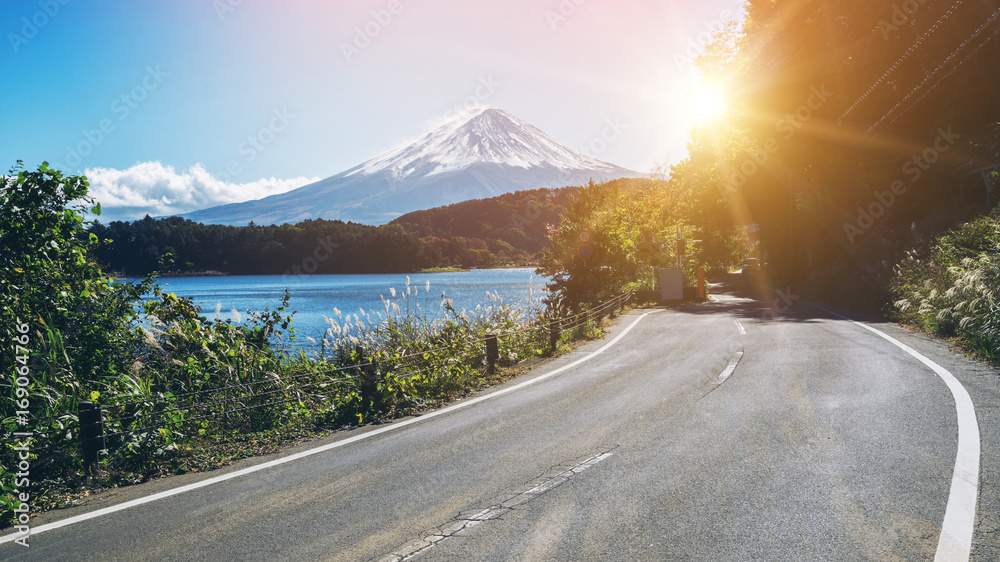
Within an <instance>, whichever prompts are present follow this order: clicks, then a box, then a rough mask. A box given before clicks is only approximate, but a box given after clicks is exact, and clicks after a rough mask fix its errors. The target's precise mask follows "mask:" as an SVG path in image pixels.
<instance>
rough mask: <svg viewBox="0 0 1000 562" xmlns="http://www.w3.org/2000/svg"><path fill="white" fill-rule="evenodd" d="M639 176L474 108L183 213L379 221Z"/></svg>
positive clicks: (207, 218)
mask: <svg viewBox="0 0 1000 562" xmlns="http://www.w3.org/2000/svg"><path fill="white" fill-rule="evenodd" d="M642 175H643V174H640V173H638V172H634V171H632V170H627V169H625V168H621V167H619V166H615V165H614V164H609V163H607V162H602V161H600V160H597V159H596V158H592V157H590V156H587V155H585V154H581V153H580V152H577V151H575V150H571V149H569V148H567V147H565V146H563V145H561V144H559V143H557V142H556V141H554V140H552V139H551V138H549V137H548V136H547V135H546V134H545V133H543V132H541V131H539V130H538V129H536V128H535V127H533V126H532V125H530V124H529V123H526V122H525V121H522V120H520V119H518V118H517V117H514V116H513V115H511V114H510V113H507V112H506V111H504V110H502V109H497V108H495V107H477V108H475V109H471V110H468V111H466V112H464V113H462V114H460V115H459V116H458V117H456V118H455V119H452V120H451V121H449V122H447V123H445V124H444V125H441V126H440V127H438V128H436V129H434V130H432V131H431V132H429V133H427V134H425V135H423V136H421V137H419V138H417V139H415V140H413V141H412V142H410V143H407V144H405V145H403V146H400V147H397V148H395V149H393V150H390V151H389V152H386V153H384V154H382V155H380V156H377V157H375V158H373V159H371V160H369V161H367V162H365V163H363V164H360V165H358V166H355V167H354V168H351V169H349V170H347V171H344V172H341V173H339V174H337V175H335V176H331V177H329V178H326V179H324V180H320V181H318V182H315V183H312V184H309V185H305V186H303V187H300V188H298V189H294V190H292V191H289V192H286V193H280V194H277V195H271V196H269V197H266V198H264V199H258V200H254V201H246V202H243V203H232V204H228V205H221V206H218V207H211V208H208V209H203V210H200V211H193V212H190V213H186V214H184V215H182V216H183V217H185V218H188V219H191V220H193V221H197V222H202V223H206V224H233V225H245V224H247V223H249V222H250V221H253V222H254V223H255V224H281V223H286V222H287V223H296V222H299V221H303V220H306V219H319V218H322V219H328V220H338V219H339V220H343V221H345V222H346V221H353V222H359V223H365V224H376V225H377V224H384V223H387V222H389V221H391V220H392V219H394V218H396V217H398V216H400V215H402V214H405V213H408V212H410V211H416V210H421V209H429V208H433V207H439V206H442V205H450V204H452V203H458V202H461V201H466V200H469V199H481V198H486V197H493V196H496V195H500V194H503V193H510V192H513V191H518V190H522V189H536V188H543V187H547V188H554V187H565V186H569V185H581V184H584V183H587V182H588V181H590V180H591V179H593V180H594V181H601V180H612V179H618V178H622V177H639V176H642Z"/></svg>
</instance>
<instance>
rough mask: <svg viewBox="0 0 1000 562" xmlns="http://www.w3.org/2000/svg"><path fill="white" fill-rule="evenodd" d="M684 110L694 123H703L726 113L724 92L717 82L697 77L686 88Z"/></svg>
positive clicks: (707, 122)
mask: <svg viewBox="0 0 1000 562" xmlns="http://www.w3.org/2000/svg"><path fill="white" fill-rule="evenodd" d="M686 98H687V99H686V110H687V114H688V115H687V116H688V119H689V121H690V122H691V123H692V124H694V125H705V124H709V123H712V122H713V121H717V120H719V119H721V118H722V117H723V116H724V115H725V114H726V94H725V91H724V90H723V88H722V87H721V86H720V85H719V84H715V83H712V82H708V81H705V80H703V79H700V78H699V79H697V80H695V81H694V83H692V84H691V85H690V86H688V88H687V92H686Z"/></svg>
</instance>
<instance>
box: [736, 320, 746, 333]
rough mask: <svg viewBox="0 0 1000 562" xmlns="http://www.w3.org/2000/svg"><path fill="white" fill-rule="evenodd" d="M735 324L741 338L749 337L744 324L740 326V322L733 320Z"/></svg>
mask: <svg viewBox="0 0 1000 562" xmlns="http://www.w3.org/2000/svg"><path fill="white" fill-rule="evenodd" d="M733 322H736V329H737V330H739V331H740V335H741V336H745V335H747V329H746V328H744V327H743V324H740V321H739V320H733Z"/></svg>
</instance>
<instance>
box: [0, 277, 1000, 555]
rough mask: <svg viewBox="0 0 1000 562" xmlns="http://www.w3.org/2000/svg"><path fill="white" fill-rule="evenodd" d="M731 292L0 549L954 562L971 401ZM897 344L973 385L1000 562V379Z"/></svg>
mask: <svg viewBox="0 0 1000 562" xmlns="http://www.w3.org/2000/svg"><path fill="white" fill-rule="evenodd" d="M722 289H723V290H724V291H725V292H723V293H721V294H719V296H718V302H713V303H704V304H700V305H692V306H686V307H681V308H674V309H668V310H659V311H656V312H654V313H652V314H648V315H647V316H645V317H642V315H644V314H647V313H648V312H649V311H646V310H637V311H633V312H632V313H630V314H628V315H626V316H624V317H622V318H621V319H620V320H619V321H618V322H617V323H616V325H615V326H614V327H613V328H612V329H611V333H610V335H609V337H608V338H605V340H603V341H600V342H592V343H589V344H587V345H585V346H582V347H581V348H579V349H578V350H577V351H574V352H573V353H570V354H567V355H566V356H563V357H560V358H558V359H556V360H553V361H550V362H547V363H545V364H543V365H541V366H540V367H538V368H536V369H534V370H532V371H531V372H529V373H527V374H526V375H523V376H522V377H519V378H518V379H517V380H515V381H511V382H510V383H508V384H507V385H505V387H504V388H505V389H507V390H506V391H505V392H504V393H503V394H500V395H494V396H492V397H489V398H486V399H482V400H479V401H478V402H471V401H467V402H468V405H467V406H464V407H461V408H456V409H452V410H448V411H445V412H443V413H441V414H437V415H434V416H424V417H423V418H411V420H414V421H409V420H403V423H399V422H397V423H396V424H394V425H386V426H376V427H368V428H361V429H358V430H354V431H350V432H341V433H338V434H336V435H335V436H332V437H331V438H329V439H328V440H325V441H322V442H319V443H314V444H309V445H307V446H304V447H299V448H296V449H294V450H291V451H286V452H284V453H282V454H281V455H277V456H273V457H268V458H261V459H250V460H248V461H245V462H241V463H237V465H236V466H233V467H229V468H227V469H224V470H222V471H216V472H214V473H208V474H195V475H185V476H181V477H174V478H170V479H166V480H163V481H158V482H154V483H150V484H147V485H142V486H136V487H132V488H129V489H123V490H119V491H116V492H115V493H114V494H113V495H112V494H106V495H102V496H101V497H99V498H97V499H95V500H94V501H93V502H92V504H91V505H89V506H84V507H81V508H74V509H67V510H61V511H57V512H53V513H48V514H44V515H42V516H41V517H39V518H38V519H37V520H35V521H33V527H35V528H40V527H42V526H43V525H46V524H50V523H55V522H58V521H65V520H67V519H68V518H71V517H73V518H76V522H74V523H72V524H69V525H65V526H62V527H58V528H53V529H51V530H48V531H46V532H44V533H41V534H37V535H35V536H32V537H31V538H30V544H31V546H30V548H24V547H21V546H18V545H15V544H13V543H11V542H9V541H8V542H6V543H3V544H0V558H5V559H6V558H13V557H17V558H18V559H26V560H33V559H38V560H55V559H84V558H97V559H102V560H162V559H170V560H201V559H206V558H216V559H220V560H222V559H226V560H228V559H246V560H265V559H271V558H275V557H282V558H287V559H302V560H394V559H401V558H403V557H406V556H412V557H413V558H414V559H418V560H455V559H476V560H511V559H517V560H584V559H586V560H596V559H604V560H622V559H630V560H670V559H713V560H714V559H737V560H742V559H768V560H804V559H879V560H892V559H901V560H902V559H906V560H909V559H921V558H922V559H931V558H933V557H934V556H935V552H936V549H937V548H938V542H939V538H940V537H941V534H942V523H943V521H944V520H945V512H946V509H948V506H949V494H950V491H951V487H952V480H953V475H954V472H955V465H956V462H955V461H956V456H957V455H958V453H959V449H958V435H959V422H958V417H957V414H956V406H955V400H954V398H953V397H952V393H951V391H950V390H949V386H948V385H947V384H946V383H945V381H944V380H942V378H940V377H939V376H937V374H936V373H935V372H934V371H933V370H931V369H929V368H928V367H927V365H926V364H924V363H923V362H921V361H920V360H918V359H917V358H916V357H914V356H913V355H910V354H908V353H904V352H902V351H901V350H900V348H898V347H897V346H895V345H894V344H892V343H891V342H889V341H887V340H886V339H884V338H881V337H878V336H877V335H875V334H873V333H871V332H870V331H868V330H865V329H863V328H862V327H859V326H858V325H856V324H854V323H852V322H850V321H847V320H845V319H844V318H840V317H838V316H836V315H835V314H832V313H829V312H826V311H823V310H820V309H817V308H814V307H812V306H810V305H808V304H807V303H804V302H800V301H795V302H792V303H788V304H787V305H783V306H781V307H780V310H782V311H783V312H782V313H780V314H776V313H775V308H774V307H772V303H771V302H770V299H769V298H750V297H749V296H748V295H745V294H742V293H740V292H739V291H738V290H736V289H735V288H722ZM640 317H642V318H641V320H640V319H639V318H640ZM877 328H878V329H879V330H880V331H882V332H884V333H886V334H888V335H889V336H891V337H892V338H894V339H896V340H898V341H900V342H902V343H904V344H905V345H906V346H908V347H910V348H912V349H913V350H915V351H917V352H919V353H920V354H921V355H922V356H924V357H926V358H929V360H931V361H933V362H934V363H936V364H938V365H940V366H942V367H943V368H944V369H946V370H947V371H948V372H950V373H952V374H954V376H955V378H956V380H957V381H959V382H960V383H961V385H962V386H963V388H965V389H967V390H968V394H969V396H970V400H971V401H972V403H973V404H974V405H975V412H976V416H978V422H979V427H980V428H982V434H981V437H980V439H981V461H980V467H981V470H980V472H979V486H978V489H979V501H978V504H976V507H975V513H976V518H975V529H974V533H973V535H972V540H971V548H972V558H973V559H984V560H985V559H995V558H996V557H997V556H998V555H1000V548H998V546H1000V539H998V538H997V536H996V532H997V530H998V529H1000V521H998V516H997V514H998V513H1000V505H998V497H1000V494H998V489H997V486H996V483H997V482H998V478H1000V475H998V474H997V469H996V467H997V466H1000V462H998V460H1000V459H998V458H997V453H998V451H1000V439H998V436H997V435H996V433H997V432H996V431H995V430H994V429H992V428H995V427H1000V425H998V423H997V422H998V421H1000V420H998V419H997V417H998V408H997V407H996V405H997V404H998V400H1000V384H998V383H997V380H998V379H997V372H996V371H994V370H992V369H989V368H987V367H985V366H983V365H981V364H978V363H974V362H972V361H969V360H966V359H964V358H962V357H960V356H957V355H955V354H953V353H951V352H949V351H948V350H947V349H946V348H945V347H944V346H943V345H941V344H940V343H938V342H935V341H933V340H931V339H929V338H925V337H922V336H917V335H913V334H910V333H907V332H906V331H904V330H902V329H899V328H897V327H894V326H891V325H879V326H877ZM626 330H628V331H627V333H626ZM614 338H619V339H618V340H615V339H614ZM611 342H614V343H613V344H611V345H609V344H610V343H611ZM602 348H603V351H602V352H601V353H600V354H597V355H593V356H590V354H592V353H593V352H594V351H597V350H599V349H602ZM586 357H589V358H588V359H587V360H586V361H583V362H579V360H580V359H582V358H586ZM546 375H548V376H546ZM543 377H544V378H543ZM531 380H534V381H535V382H533V383H531V384H527V385H525V384H524V383H525V382H526V381H531ZM517 385H522V386H517ZM492 392H494V393H495V392H496V390H494V391H492ZM472 400H476V399H472ZM394 426H396V427H395V428H394V429H391V430H387V428H392V427H394ZM375 432H380V433H377V434H376V433H375ZM366 434H369V436H368V437H364V438H362V439H358V436H361V435H366ZM349 439H354V441H352V442H347V441H345V440H349ZM337 443H340V444H339V445H337ZM324 446H325V447H326V448H325V449H321V450H317V447H324ZM306 450H312V451H315V452H311V453H309V454H305V455H303V454H301V453H303V452H304V451H306ZM293 455H298V456H295V457H294V458H292V456H293ZM280 458H291V460H289V461H288V462H283V463H280V464H279V463H276V462H274V461H275V460H277V459H280ZM266 463H271V464H266ZM250 467H260V468H259V469H257V470H254V471H249V470H247V469H248V468H250ZM239 471H244V472H243V473H241V474H238V475H237V473H238V472H239ZM225 474H230V475H236V476H234V477H231V478H229V479H227V480H224V481H219V482H214V483H212V484H211V485H201V486H200V487H199V486H197V485H196V484H197V483H199V482H201V483H204V482H208V481H209V480H210V479H216V478H217V477H218V476H219V475H225ZM182 486H191V489H190V490H189V491H186V492H184V493H180V494H174V495H169V494H164V497H162V498H161V499H157V500H156V501H152V502H148V503H142V504H139V505H134V506H132V507H129V508H128V509H124V510H121V511H116V512H113V513H108V514H106V515H102V516H99V517H93V518H89V519H87V518H86V514H88V513H94V512H96V511H97V510H100V509H103V508H107V507H109V506H114V505H120V504H122V503H124V502H128V501H133V500H139V499H141V498H143V497H148V496H150V495H152V494H156V493H163V492H169V491H170V490H176V489H178V488H180V487H182Z"/></svg>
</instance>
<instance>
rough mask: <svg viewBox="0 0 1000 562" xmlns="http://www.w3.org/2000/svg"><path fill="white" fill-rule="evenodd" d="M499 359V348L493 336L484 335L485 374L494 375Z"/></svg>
mask: <svg viewBox="0 0 1000 562" xmlns="http://www.w3.org/2000/svg"><path fill="white" fill-rule="evenodd" d="M499 358H500V348H499V346H498V345H497V337H496V335H495V334H486V372H488V373H489V374H491V375H492V374H494V373H496V371H497V359H499Z"/></svg>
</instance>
